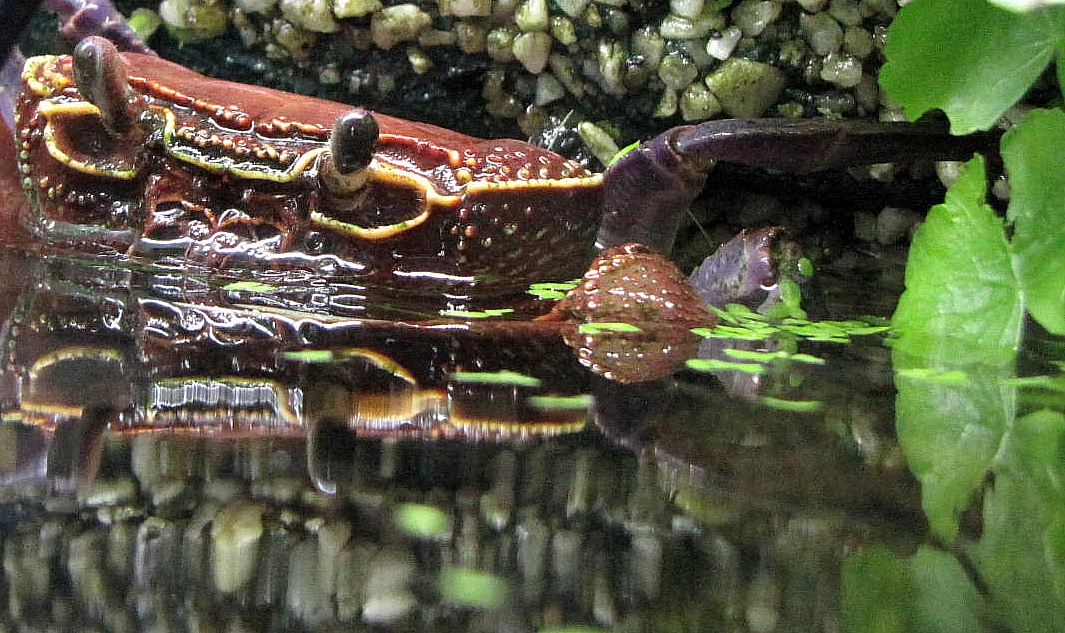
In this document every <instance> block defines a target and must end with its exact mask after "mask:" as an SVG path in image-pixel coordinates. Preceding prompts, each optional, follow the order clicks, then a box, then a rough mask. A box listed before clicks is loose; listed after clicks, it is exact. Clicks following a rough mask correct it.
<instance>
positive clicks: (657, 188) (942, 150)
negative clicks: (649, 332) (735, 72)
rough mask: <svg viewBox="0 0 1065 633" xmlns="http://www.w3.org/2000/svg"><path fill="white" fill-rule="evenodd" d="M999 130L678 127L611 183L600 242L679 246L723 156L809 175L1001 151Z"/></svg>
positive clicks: (831, 123) (615, 168) (744, 122)
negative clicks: (683, 226)
mask: <svg viewBox="0 0 1065 633" xmlns="http://www.w3.org/2000/svg"><path fill="white" fill-rule="evenodd" d="M999 136H1000V134H999V133H998V132H982V133H977V134H970V135H968V136H951V135H950V134H949V133H948V131H947V127H946V126H945V125H940V124H937V123H879V122H875V121H862V120H846V121H837V120H828V119H796V120H791V119H724V120H718V121H707V122H705V123H700V124H699V125H691V126H685V127H679V128H674V129H672V130H669V131H667V132H664V133H663V134H660V135H659V136H657V137H655V138H653V139H651V140H650V141H648V142H646V143H644V144H643V145H641V146H640V147H638V148H637V149H635V150H633V151H631V152H629V153H628V154H626V155H625V156H623V157H622V158H621V159H620V160H618V161H617V162H616V163H615V164H614V165H612V166H611V167H610V169H608V170H607V171H606V173H605V174H604V182H603V207H604V211H605V213H604V216H603V223H602V224H601V226H600V230H599V235H598V237H597V244H598V246H599V247H600V248H606V247H609V246H615V245H617V244H620V243H624V242H630V241H635V242H640V243H642V244H646V245H647V246H650V247H651V248H653V249H655V250H657V251H658V252H660V253H668V252H669V251H670V249H671V248H672V246H673V239H674V237H675V234H676V231H677V228H678V227H679V224H680V219H681V218H682V217H683V215H684V213H685V212H686V211H687V209H688V208H689V206H690V205H691V203H692V201H694V200H695V197H696V196H698V195H699V193H700V192H701V191H702V188H703V185H704V183H705V182H706V176H705V174H706V171H707V170H708V169H710V167H712V166H713V164H714V163H715V162H716V161H724V162H730V163H738V164H743V165H750V166H753V167H761V168H765V169H779V170H784V171H788V172H793V173H809V172H813V171H821V170H825V169H841V168H845V167H851V166H853V165H869V164H873V163H888V162H899V161H910V160H915V159H916V160H921V159H925V160H964V159H968V158H969V157H970V156H972V154H973V153H974V152H982V153H985V154H988V155H991V154H994V153H995V152H996V151H997V147H998V139H999Z"/></svg>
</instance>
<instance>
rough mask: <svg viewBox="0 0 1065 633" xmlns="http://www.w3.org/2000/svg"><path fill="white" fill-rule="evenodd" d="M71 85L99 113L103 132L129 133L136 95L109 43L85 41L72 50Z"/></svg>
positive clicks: (135, 115)
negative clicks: (72, 69) (75, 85)
mask: <svg viewBox="0 0 1065 633" xmlns="http://www.w3.org/2000/svg"><path fill="white" fill-rule="evenodd" d="M73 61H74V81H75V82H76V83H77V84H78V90H79V91H81V94H82V96H84V97H85V99H86V100H87V101H89V103H91V104H93V105H94V106H96V107H97V108H98V109H99V110H100V118H101V120H102V121H103V124H104V127H105V128H106V129H107V131H108V132H109V133H111V134H113V135H115V136H119V135H122V134H125V133H127V132H129V130H130V129H131V128H132V127H133V125H134V123H135V121H136V117H137V112H136V111H135V109H134V108H133V104H134V102H135V100H136V94H135V93H134V92H133V89H132V88H130V87H129V83H128V79H127V71H126V60H125V59H123V58H122V55H121V54H119V52H118V49H117V48H115V45H114V44H112V43H111V42H110V41H108V40H106V39H104V38H102V37H97V36H91V37H86V38H85V39H83V40H82V41H81V42H80V43H79V44H78V46H77V47H76V48H75V49H74V55H73Z"/></svg>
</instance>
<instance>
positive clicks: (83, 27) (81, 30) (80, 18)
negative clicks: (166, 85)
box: [0, 0, 155, 55]
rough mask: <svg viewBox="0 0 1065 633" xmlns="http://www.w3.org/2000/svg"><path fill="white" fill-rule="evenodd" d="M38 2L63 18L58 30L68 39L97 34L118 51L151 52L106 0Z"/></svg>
mask: <svg viewBox="0 0 1065 633" xmlns="http://www.w3.org/2000/svg"><path fill="white" fill-rule="evenodd" d="M0 1H2V0H0ZM23 1H25V0H23ZM41 6H42V7H43V8H45V9H48V10H49V11H53V12H55V13H56V14H57V15H58V16H59V19H60V20H62V21H63V24H61V25H60V26H59V32H60V33H62V34H63V37H65V38H66V39H67V41H68V42H71V43H76V42H79V41H81V40H82V39H83V38H85V37H86V36H89V35H99V36H101V37H104V38H107V39H108V40H111V42H113V43H114V45H115V46H116V47H117V48H118V50H120V51H124V52H127V53H144V54H146V55H155V51H153V50H152V49H150V48H148V45H147V44H145V43H144V41H143V40H141V38H140V36H138V35H137V32H136V31H134V30H133V27H131V26H130V25H129V23H128V22H126V19H125V18H124V17H122V14H121V13H119V11H118V9H116V8H115V5H113V4H111V2H110V0H43V1H42V2H41Z"/></svg>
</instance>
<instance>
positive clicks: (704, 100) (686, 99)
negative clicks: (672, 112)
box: [680, 83, 722, 121]
mask: <svg viewBox="0 0 1065 633" xmlns="http://www.w3.org/2000/svg"><path fill="white" fill-rule="evenodd" d="M721 110H722V107H721V102H720V101H718V100H717V97H715V96H714V93H712V92H710V90H709V89H708V88H707V87H706V85H704V84H699V83H694V84H692V85H690V86H688V87H687V88H686V89H685V90H684V92H683V93H681V95H680V114H681V117H682V118H683V119H684V120H685V121H702V120H704V119H709V118H710V117H712V116H714V115H715V114H717V113H718V112H721Z"/></svg>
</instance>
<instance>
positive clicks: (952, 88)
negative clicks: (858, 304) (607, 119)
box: [880, 0, 1065, 351]
mask: <svg viewBox="0 0 1065 633" xmlns="http://www.w3.org/2000/svg"><path fill="white" fill-rule="evenodd" d="M1036 5H1038V6H1036ZM1063 52H1065V6H1063V4H1062V3H1061V2H1060V0H1057V1H1054V0H1051V1H1049V2H1048V1H1047V0H1041V1H1037V0H997V2H996V3H995V4H992V3H991V2H987V1H985V0H915V1H914V2H912V3H910V4H908V5H906V6H905V7H904V8H903V9H902V10H901V11H900V12H899V14H898V16H897V18H896V19H895V21H894V22H893V23H892V25H891V30H890V32H889V37H888V41H887V46H886V49H885V54H886V56H887V63H886V64H885V66H884V68H883V71H882V72H881V75H880V82H881V85H882V87H883V88H884V89H885V90H886V91H887V93H888V94H889V95H890V96H891V97H892V98H893V99H895V100H896V101H897V102H898V103H899V104H900V105H901V106H902V107H903V109H904V110H905V112H906V115H907V117H909V118H911V119H916V118H917V117H919V116H921V115H922V114H924V113H925V112H926V111H927V110H931V109H940V110H942V111H943V112H944V113H946V115H947V116H948V117H949V118H950V122H951V131H952V132H954V133H957V134H965V133H968V132H972V131H975V130H981V129H987V128H990V127H991V126H992V125H994V124H995V122H996V121H997V120H998V119H999V118H1000V117H1001V116H1002V115H1003V114H1004V113H1005V112H1006V111H1007V110H1008V109H1009V108H1011V107H1012V106H1014V104H1016V103H1017V101H1018V100H1019V99H1021V97H1023V96H1024V94H1025V93H1026V92H1027V91H1028V90H1029V89H1030V88H1031V86H1032V85H1033V84H1034V83H1036V82H1037V81H1039V80H1040V78H1041V77H1042V76H1043V75H1044V73H1045V72H1046V70H1047V68H1048V65H1049V64H1051V63H1052V62H1053V61H1055V59H1056V58H1059V57H1060V56H1061V54H1062V53H1063ZM1057 72H1058V79H1059V84H1060V83H1062V82H1061V81H1060V79H1061V77H1062V75H1063V74H1065V71H1063V65H1062V64H1060V63H1059V64H1057ZM1002 157H1003V160H1004V161H1005V165H1006V169H1007V172H1008V173H1009V176H1010V184H1011V199H1010V204H1009V209H1008V211H1007V216H1006V220H1007V222H1006V224H1005V225H1003V226H1002V227H1001V228H1000V229H997V230H993V231H989V232H986V233H982V234H981V235H979V236H972V237H969V236H957V237H956V238H955V239H951V238H950V237H949V236H943V235H941V234H939V232H940V231H946V232H952V231H954V230H955V229H954V227H953V224H954V220H953V219H949V218H956V217H957V213H956V212H955V211H952V209H954V208H956V205H955V207H951V206H950V205H948V206H947V208H945V209H940V210H939V211H938V213H939V214H943V215H946V216H948V218H947V219H944V220H943V221H941V222H930V223H929V226H928V227H927V228H926V229H925V230H923V231H922V232H921V233H920V234H919V235H918V236H917V238H916V239H915V244H914V247H915V248H919V247H924V248H927V249H930V250H931V251H932V252H931V253H930V259H929V261H924V262H923V263H922V261H915V262H911V264H910V270H909V271H908V273H913V277H914V279H913V281H914V282H915V283H916V284H918V285H919V284H920V278H921V276H922V274H923V272H922V271H921V270H916V269H918V268H923V267H927V266H930V265H940V264H934V263H933V262H934V260H936V259H938V258H947V259H957V258H956V257H954V256H953V255H952V254H951V253H949V252H947V251H948V250H955V249H957V248H965V246H964V245H963V244H960V243H959V242H961V241H962V240H963V239H972V240H982V241H983V244H980V245H973V246H971V247H970V248H971V249H972V254H973V255H974V256H976V257H980V256H981V253H982V252H983V251H984V249H985V248H986V249H992V250H996V249H998V247H999V245H1000V244H998V243H1000V242H1001V243H1002V245H1004V247H1005V254H1006V255H1007V259H1005V260H1002V261H1001V262H1000V263H1005V264H1008V266H1007V267H1006V268H1003V269H1001V270H996V271H991V270H990V269H988V270H986V271H985V272H987V273H988V274H990V277H989V278H988V279H987V280H984V281H987V282H988V283H993V284H995V285H998V284H999V283H1000V282H1001V281H1002V279H1003V278H1004V277H1010V276H1012V278H1013V280H1012V281H1011V282H1010V283H1009V286H1011V288H1007V290H1009V291H1012V293H1013V294H1015V296H1016V300H1017V301H1019V302H1020V305H1021V306H1022V307H1023V308H1024V309H1027V311H1028V312H1029V313H1030V314H1031V315H1032V316H1033V317H1034V318H1035V319H1036V320H1037V321H1038V322H1039V323H1040V324H1041V325H1043V327H1045V328H1046V329H1047V330H1049V331H1051V332H1053V333H1055V334H1065V274H1062V271H1063V270H1065V112H1062V111H1061V109H1060V108H1047V109H1037V110H1035V111H1032V112H1030V113H1028V114H1027V115H1025V116H1024V117H1023V118H1022V119H1021V120H1020V122H1019V123H1018V124H1017V125H1016V126H1014V127H1013V128H1012V129H1010V130H1009V131H1008V132H1007V133H1006V134H1005V136H1003V139H1002ZM981 197H982V196H981ZM979 204H983V202H982V200H981V201H980V202H979ZM1007 235H1009V239H1006V236H1007ZM955 263H956V264H957V265H962V266H964V265H965V263H964V260H963V261H957V262H955ZM974 263H975V264H977V265H982V262H974ZM984 268H988V267H987V266H984ZM952 272H955V273H960V274H963V275H966V276H967V277H969V278H972V277H973V275H972V274H969V272H967V271H958V270H955V271H952ZM942 281H943V280H937V283H940V282H942ZM971 281H973V282H975V285H974V286H973V287H972V288H971V289H969V290H965V289H964V288H961V291H962V292H961V294H962V295H967V296H968V297H970V298H971V297H975V296H976V295H977V294H979V293H981V292H982V291H983V290H985V289H986V287H985V286H984V284H983V282H982V281H981V280H980V279H971ZM910 287H911V288H912V287H913V286H910ZM954 289H958V287H955V288H954ZM908 292H909V290H908ZM916 292H918V293H926V294H929V295H932V294H933V293H934V292H935V289H934V288H927V287H925V288H918V289H917V290H916ZM959 298H964V297H963V296H961V297H959ZM1002 300H1003V301H1008V302H1010V303H1012V302H1013V301H1014V299H1013V298H1009V299H1006V298H1003V299H1002ZM911 306H912V307H915V308H917V312H915V313H913V314H906V313H905V312H903V313H902V314H900V315H899V316H900V317H901V319H900V320H901V321H902V322H903V323H905V324H906V327H903V328H902V329H901V330H899V332H898V333H899V335H900V337H902V338H905V337H906V336H907V334H908V333H911V332H912V333H914V334H916V333H917V332H918V330H920V329H926V327H925V326H926V325H927V324H926V323H925V321H927V320H929V319H931V320H934V321H937V322H938V324H939V326H940V328H941V329H951V328H954V327H964V326H965V322H964V321H963V322H961V323H960V324H955V323H954V322H952V321H950V320H949V319H947V320H946V321H943V320H942V319H940V318H939V317H940V316H941V315H940V314H934V313H932V312H934V311H929V310H928V309H927V308H926V309H924V310H921V309H920V308H919V307H918V306H913V305H912V303H911V304H910V305H905V304H904V306H903V307H902V308H900V310H902V309H903V308H905V309H909V308H910V307H911ZM948 312H949V309H948ZM922 313H923V314H922ZM974 316H976V315H974ZM911 326H912V327H911ZM1013 326H1015V327H1016V328H1018V329H1017V333H1018V334H1019V331H1020V330H1019V328H1020V327H1021V323H1020V322H1019V321H1018V322H1017V323H1015V324H1014V323H1011V327H1013ZM1007 338H1009V337H1007ZM911 351H918V350H911Z"/></svg>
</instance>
